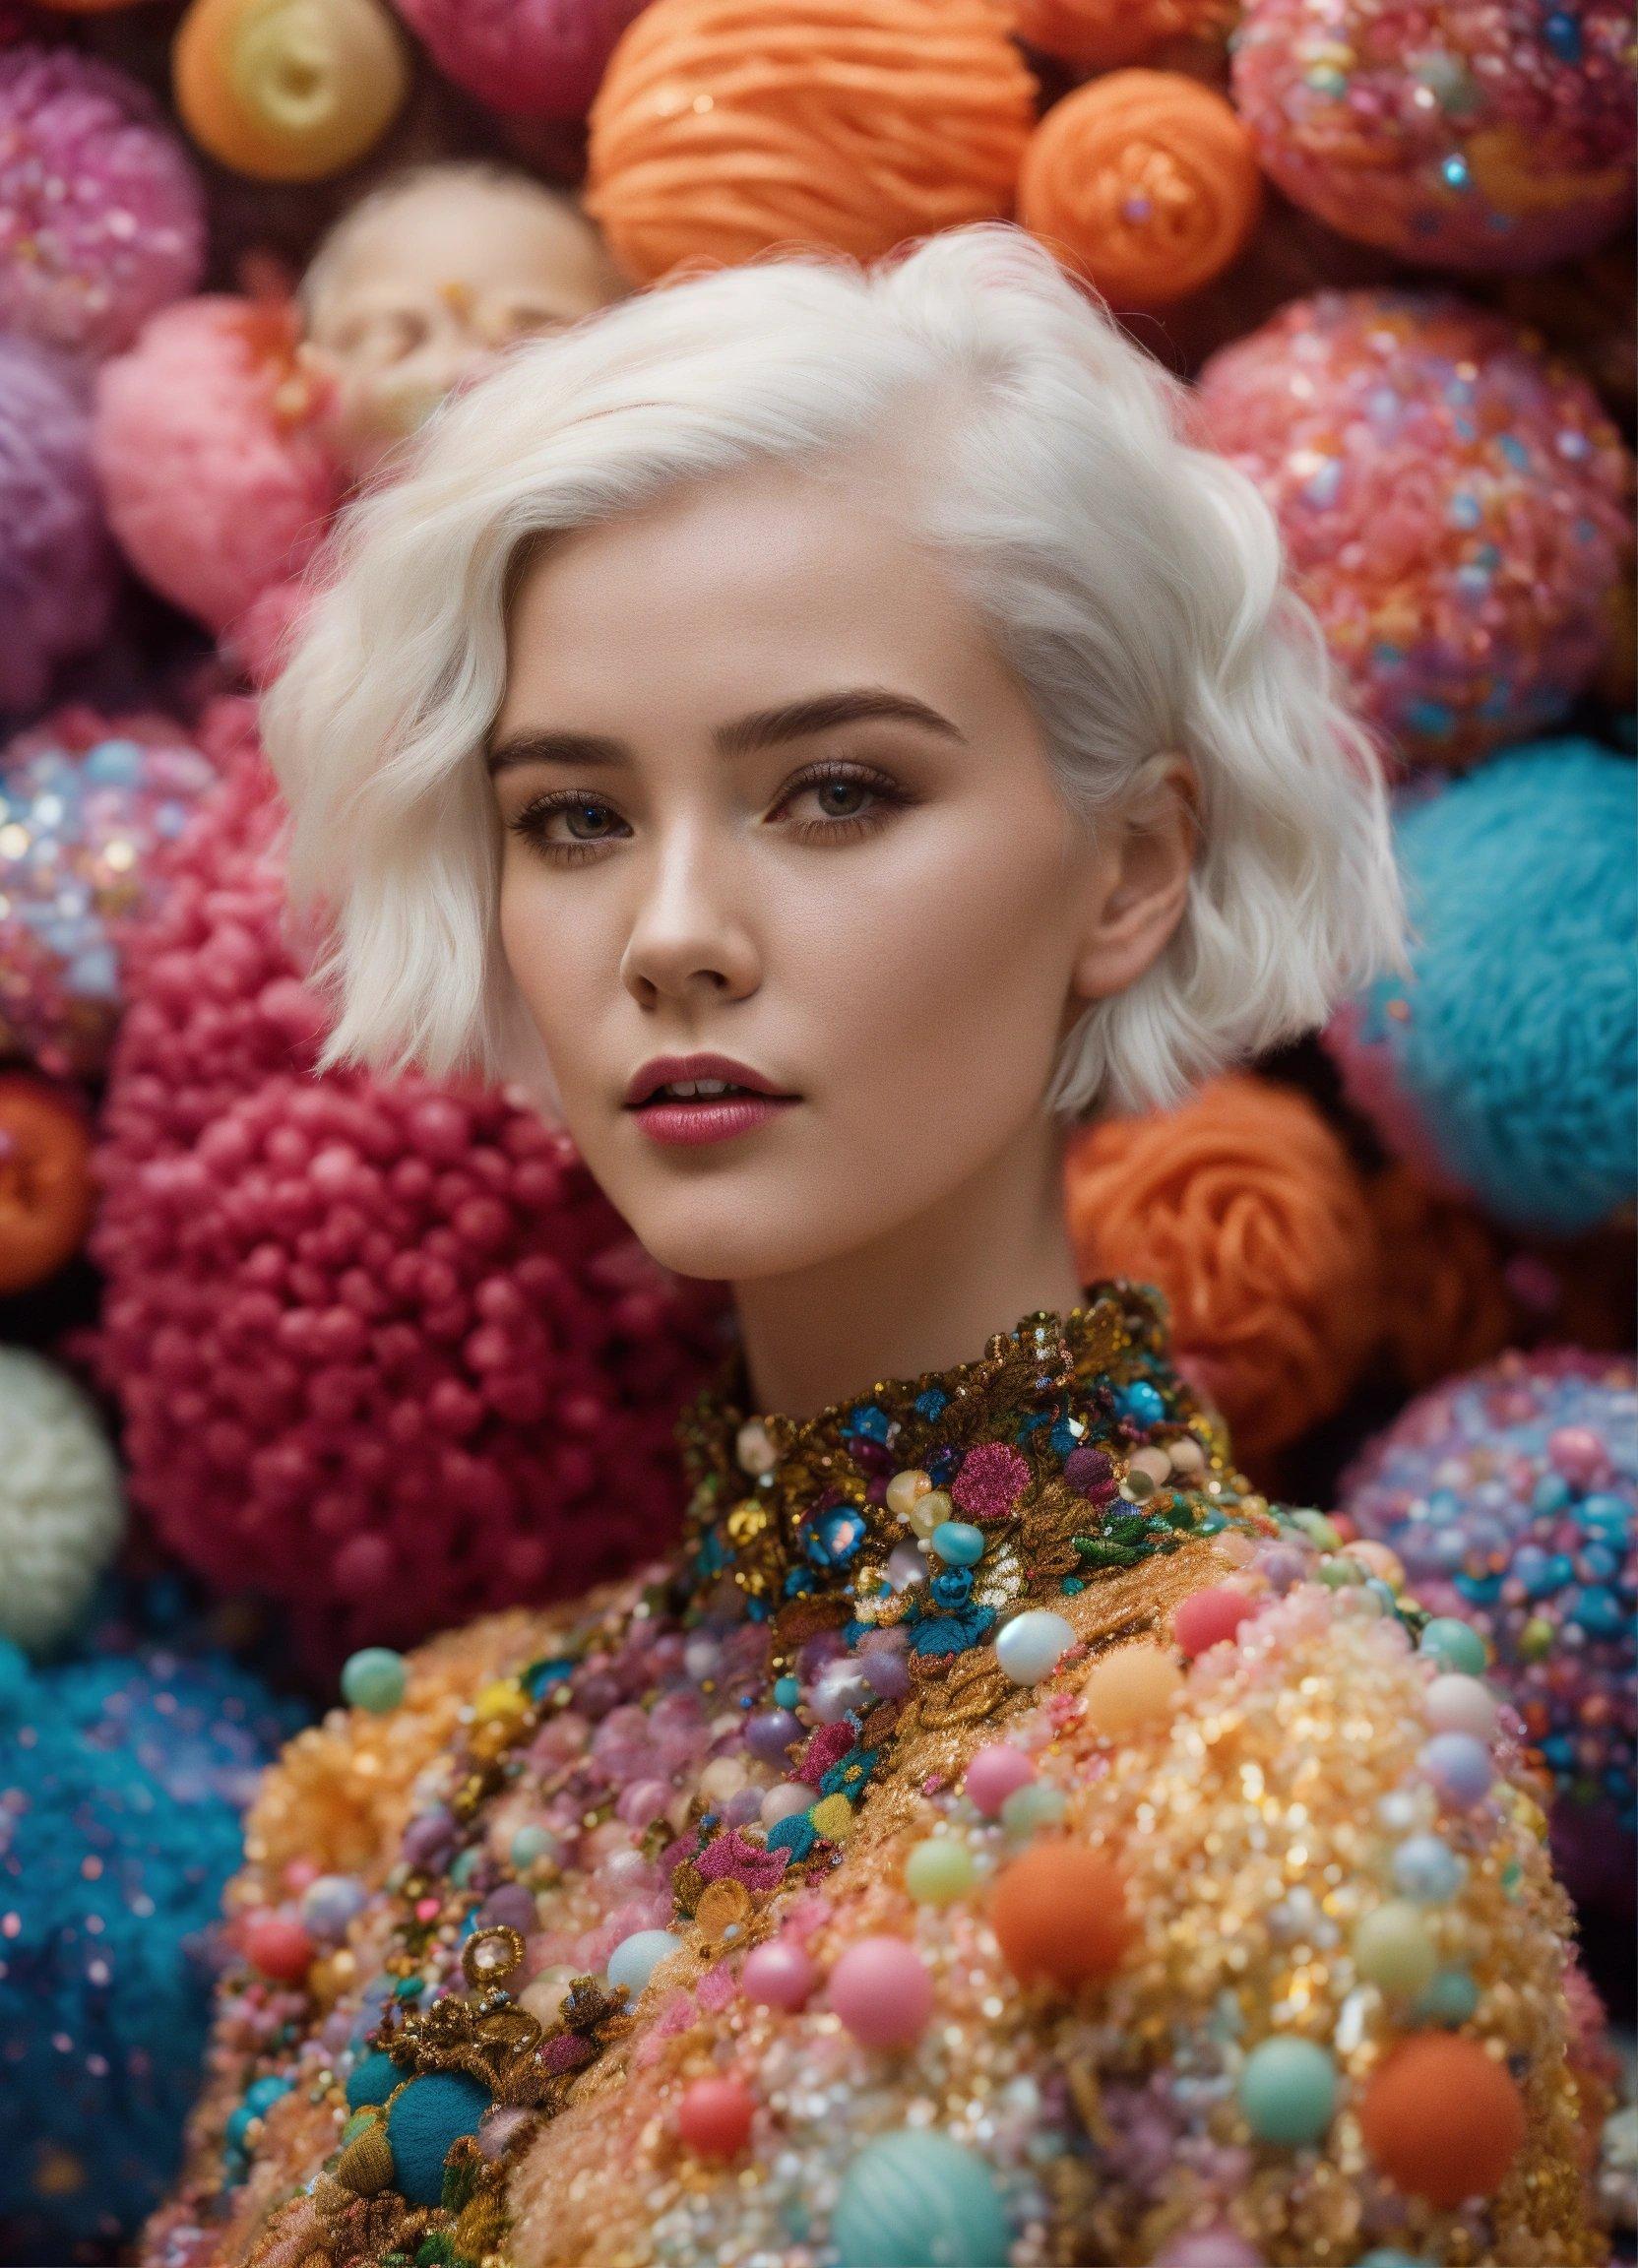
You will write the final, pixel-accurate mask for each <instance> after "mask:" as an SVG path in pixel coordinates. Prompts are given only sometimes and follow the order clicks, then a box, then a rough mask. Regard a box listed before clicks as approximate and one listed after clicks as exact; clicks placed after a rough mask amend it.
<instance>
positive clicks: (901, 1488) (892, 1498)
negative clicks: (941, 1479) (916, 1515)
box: [887, 1465, 932, 1520]
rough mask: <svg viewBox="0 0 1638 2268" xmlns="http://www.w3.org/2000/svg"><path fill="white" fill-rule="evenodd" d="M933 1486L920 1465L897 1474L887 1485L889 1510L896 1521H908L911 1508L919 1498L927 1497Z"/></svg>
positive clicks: (909, 1467)
mask: <svg viewBox="0 0 1638 2268" xmlns="http://www.w3.org/2000/svg"><path fill="white" fill-rule="evenodd" d="M931 1486H932V1481H931V1480H930V1479H929V1478H928V1476H927V1475H926V1474H925V1473H923V1472H922V1471H921V1468H920V1467H919V1466H918V1465H912V1466H908V1467H907V1468H906V1470H905V1471H904V1472H903V1473H895V1474H894V1476H893V1478H892V1480H891V1481H889V1482H888V1484H887V1508H888V1510H889V1511H890V1512H891V1513H892V1514H893V1516H894V1518H895V1519H896V1520H908V1519H909V1518H910V1514H911V1506H912V1505H913V1504H914V1502H915V1499H916V1498H917V1497H918V1496H925V1494H926V1493H927V1490H928V1489H929V1488H930V1487H931Z"/></svg>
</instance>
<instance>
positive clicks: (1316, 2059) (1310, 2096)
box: [1237, 2039, 1337, 2150]
mask: <svg viewBox="0 0 1638 2268" xmlns="http://www.w3.org/2000/svg"><path fill="white" fill-rule="evenodd" d="M1237 2093H1238V2098H1239V2106H1240V2109H1241V2110H1243V2111H1244V2113H1245V2119H1246V2123H1247V2125H1248V2126H1249V2127H1250V2128H1251V2131H1252V2133H1253V2134H1255V2135H1256V2137H1257V2139H1258V2140H1259V2141H1260V2142H1275V2143H1279V2144H1281V2145H1282V2146H1283V2147H1284V2148H1286V2149H1288V2150H1293V2149H1300V2148H1301V2147H1302V2146H1303V2145H1304V2144H1305V2143H1312V2142H1317V2141H1318V2140H1319V2139H1320V2137H1321V2136H1322V2135H1323V2134H1324V2132H1325V2130H1326V2128H1327V2127H1328V2126H1329V2125H1330V2123H1331V2120H1332V2118H1333V2117H1334V2115H1335V2114H1336V2109H1337V2066H1336V2064H1335V2063H1334V2062H1333V2061H1332V2059H1331V2055H1330V2053H1329V2051H1328V2050H1327V2049H1326V2048H1324V2047H1321V2046H1320V2045H1319V2042H1318V2041H1317V2040H1293V2039H1275V2040H1262V2041H1259V2042H1258V2044H1257V2046H1256V2047H1253V2048H1252V2050H1251V2052H1250V2054H1249V2055H1248V2056H1247V2057H1246V2059H1245V2067H1244V2069H1243V2070H1242V2071H1241V2073H1240V2079H1239V2087H1238V2090H1237Z"/></svg>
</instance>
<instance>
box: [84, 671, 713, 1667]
mask: <svg viewBox="0 0 1638 2268" xmlns="http://www.w3.org/2000/svg"><path fill="white" fill-rule="evenodd" d="M207 723H208V733H209V737H210V739H211V743H212V745H213V747H215V748H218V749H219V750H221V757H222V761H223V764H224V767H225V776H224V778H223V781H222V784H221V788H219V789H218V790H217V791H216V793H215V794H214V795H213V796H212V797H211V798H210V799H209V801H208V803H207V805H206V807H205V808H204V809H203V810H202V811H201V813H200V814H199V816H198V819H197V820H196V822H195V824H194V825H193V827H192V828H190V830H189V831H188V833H187V835H186V836H185V837H184V838H183V840H182V842H181V843H180V844H179V845H178V847H177V848H178V863H179V868H180V871H179V872H177V873H176V874H175V875H174V876H173V878H172V881H171V885H170V895H169V897H168V899H167V901H166V904H165V907H164V909H163V911H162V913H161V914H160V916H159V917H158V920H156V922H155V923H153V924H152V926H151V927H150V928H149V929H148V930H147V931H145V934H144V938H143V942H142V951H141V953H140V955H139V956H137V957H136V959H135V961H134V964H133V966H132V968H131V971H130V986H131V1007H130V1010H129V1012H128V1015H127V1020H126V1025H125V1028H124V1032H123V1034H122V1040H121V1044H120V1045H119V1047H118V1048H117V1050H116V1053H115V1059H114V1063H113V1066H112V1072H111V1076H110V1080H109V1085H108V1093H107V1101H106V1105H105V1110H104V1116H103V1135H104V1139H103V1145H102V1151H101V1161H100V1165H101V1179H102V1184H103V1188H104V1190H105V1201H104V1206H103V1210H102V1213H101V1216H100V1219H99V1223H98V1227H97V1229H96V1232H95V1255H96V1258H97V1260H98V1261H99V1263H100V1265H101V1266H102V1268H103V1269H104V1270H105V1272H106V1276H107V1295H106V1299H105V1303H104V1309H103V1316H102V1322H101V1328H100V1336H99V1343H98V1348H97V1366H98V1369H99V1372H100V1375H101V1377H102V1379H103V1381H104V1382H105V1383H106V1385H107V1386H108V1387H109V1388H110V1389H111V1390H113V1391H114V1392H115V1393H116V1394H117V1396H118V1398H119V1400H120V1402H121V1404H122V1406H123V1409H124V1414H125V1420H126V1423H125V1435H124V1446H125V1453H126V1457H127V1461H128V1466H129V1481H130V1489H131V1494H132V1498H133V1501H134V1502H135V1503H136V1504H137V1505H138V1506H139V1507H142V1508H144V1509H146V1511H147V1512H148V1514H149V1516H150V1518H151V1519H152V1521H153V1524H154V1526H155V1528H156V1530H157V1531H158V1537H159V1539H160V1541H161V1542H162V1543H163V1544H165V1545H166V1546H167V1547H168V1548H169V1549H170V1550H172V1551H174V1552H175V1553H176V1555H177V1556H178V1557H179V1558H180V1559H182V1560H183V1561H184V1562H185V1563H186V1564H187V1565H188V1566H189V1567H191V1568H193V1569H194V1570H196V1571H197V1572H198V1573H199V1574H201V1575H203V1576H204V1577H205V1578H206V1579H207V1580H208V1581H210V1582H211V1583H212V1584H213V1585H215V1586H216V1587H217V1588H218V1589H220V1590H221V1591H222V1592H226V1593H232V1592H238V1591H242V1590H243V1589H244V1588H245V1587H246V1585H247V1584H254V1586H255V1588H256V1590H257V1591H258V1592H259V1593H260V1594H261V1595H262V1596H263V1597H265V1598H270V1599H274V1600H277V1601H279V1602H281V1603H282V1604H284V1606H285V1607H288V1608H289V1609H290V1611H291V1615H292V1628H293V1635H294V1639H295V1642H296V1644H297V1646H298V1647H299V1648H300V1650H301V1652H302V1653H303V1654H304V1655H305V1656H306V1658H307V1659H308V1660H309V1661H310V1662H311V1663H313V1664H314V1665H315V1666H320V1665H324V1664H327V1663H333V1662H334V1661H335V1659H336V1658H337V1656H338V1655H340V1654H342V1653H345V1652H347V1651H348V1650H349V1649H351V1648H353V1647H356V1646H357V1645H359V1644H361V1643H365V1642H370V1643H380V1644H391V1645H404V1644H408V1643H410V1642H412V1641H413V1640H415V1639H417V1638H419V1637H421V1636H423V1635H425V1634H426V1633H427V1632H428V1631H430V1630H434V1629H439V1628H442V1627H444V1626H445V1625H446V1624H449V1623H452V1622H457V1621H460V1620H463V1619H465V1618H466V1617H468V1616H471V1615H473V1614H475V1613H477V1612H480V1611H481V1610H483V1609H485V1608H488V1607H499V1606H502V1605H514V1604H517V1603H519V1602H520V1601H529V1600H539V1599H545V1598H551V1597H556V1596H560V1595H564V1594H574V1593H578V1592H580V1591H583V1590H585V1589H586V1588H588V1586H590V1585H591V1584H593V1583H594V1582H597V1581H599V1580H600V1579H602V1578H604V1577H608V1576H612V1575H614V1574H617V1573H622V1572H626V1571H629V1570H630V1569H632V1568H633V1567H635V1566H638V1565H640V1564H641V1563H642V1561H643V1560H644V1559H645V1557H647V1556H648V1555H650V1554H651V1553H653V1552H656V1551H658V1550H660V1549H661V1548H662V1547H663V1545H664V1544H665V1543H666V1542H667V1541H668V1540H669V1537H670V1536H671V1534H672V1533H673V1531H674V1528H675V1523H676V1518H677V1513H678V1509H679V1505H680V1483H679V1477H678V1475H677V1474H676V1472H675V1469H674V1466H673V1464H672V1461H671V1456H670V1428H671V1424H672V1421H673V1418H674V1417H675V1413H676V1409H677V1407H678V1405H679V1403H680V1402H681V1400H682V1399H683V1397H684V1396H685V1395H686V1394H687V1392H688V1391H689V1390H690V1388H691V1387H692V1386H694V1385H695V1384H696V1383H697V1382H698V1380H699V1377H700V1375H701V1370H702V1360H703V1356H704V1355H705V1354H706V1353H707V1352H708V1350H709V1346H710V1345H711V1344H712V1335H711V1332H710V1328H709V1325H708V1323H707V1320H706V1318H705V1316H704V1315H703V1314H702V1311H701V1309H700V1308H699V1306H698V1305H697V1304H696V1303H695V1298H694V1296H693V1295H692V1294H685V1293H684V1292H682V1291H681V1290H680V1289H679V1288H678V1287H676V1286H675V1285H673V1284H672V1283H671V1282H670V1281H669V1280H668V1279H666V1278H664V1277H663V1276H662V1274H661V1272H660V1271H659V1270H658V1269H656V1268H655V1267H654V1266H653V1264H652V1263H651V1262H649V1261H648V1260H647V1259H646V1258H645V1256H644V1255H643V1254H642V1252H641V1251H640V1249H639V1248H638V1247H637V1245H636V1244H635V1243H634V1242H633V1240H632V1238H631V1237H630V1235H629V1234H628V1233H627V1232H626V1230H625V1229H623V1227H622V1225H621V1223H620V1222H619V1220H618V1219H617V1217H616V1216H615V1214H614V1213H613V1212H612V1211H611V1209H610V1208H609V1207H608V1205H607V1204H606V1203H605V1202H604V1200H603V1199H602V1197H601V1196H600V1195H599V1192H598V1190H597V1188H596V1187H595V1185H594V1184H593V1182H592V1180H591V1178H590V1176H589V1175H588V1173H587V1172H586V1169H585V1167H584V1166H582V1165H581V1164H580V1163H579V1161H578V1159H577V1158H576V1156H575V1153H574V1151H573V1150H572V1148H571V1146H570V1144H569V1143H568V1141H567V1139H566V1138H565V1137H563V1136H561V1135H559V1134H557V1133H556V1132H554V1131H553V1130H552V1129H550V1128H549V1127H547V1126H546V1125H545V1124H544V1123H542V1121H541V1120H540V1118H539V1117H538V1116H537V1115H536V1113H534V1112H532V1111H530V1110H528V1109H525V1108H522V1107H519V1106H516V1105H515V1104H514V1103H512V1102H510V1101H509V1100H508V1099H507V1098H506V1097H505V1096H504V1095H502V1094H500V1093H498V1092H487V1093H484V1092H476V1091H473V1090H467V1089H463V1090H456V1089H443V1088H438V1087H435V1086H432V1085H430V1084H429V1083H427V1082H426V1081H424V1080H419V1079H403V1080H395V1081H393V1082H391V1083H378V1082H376V1081H375V1080H373V1079H372V1078H370V1077H368V1076H366V1075H365V1074H362V1073H356V1072H353V1073H347V1074H345V1075H327V1076H324V1077H322V1078H315V1077H313V1076H312V1075H311V1064H312V1060H313V1054H314V1047H315V1041H316V1040H317V1039H318V1037H319V1034H320V1033H321V1031H322V1029H323V1026H324V1014H323V1010H322V1007H321V1005H320V1003H319V1001H318V999H317V997H316V996H315V995H314V993H313V992H312V991H310V990H309V989H308V987H307V986H306V985H305V984H304V983H303V981H302V980H301V977H299V976H298V974H297V972H296V969H295V967H294V966H293V964H292V963H291V961H290V959H289V957H288V953H287V950H286V948H285V946H284V942H283V939H282V930H281V923H282V917H283V912H284V872H283V864H282V860H281V857H280V854H279V850H278V841H277V838H278V832H279V822H280V812H281V808H282V807H281V806H280V804H279V802H278V800H277V797H276V795H275V793H274V790H273V786H272V782H271V779H270V777H269V775H268V772H267V768H266V765H265V763H264V762H263V760H262V758H261V755H260V751H259V749H258V748H257V747H256V745H255V742H254V738H253V736H252V732H251V728H250V724H249V709H248V704H243V703H238V702H231V703H225V704H222V705H221V708H220V709H219V710H218V711H214V712H213V713H212V714H211V716H210V718H209V719H208V721H207ZM235 740H236V741H237V743H238V745H237V746H236V747H233V746H231V745H230V744H231V743H233V742H234V741H235Z"/></svg>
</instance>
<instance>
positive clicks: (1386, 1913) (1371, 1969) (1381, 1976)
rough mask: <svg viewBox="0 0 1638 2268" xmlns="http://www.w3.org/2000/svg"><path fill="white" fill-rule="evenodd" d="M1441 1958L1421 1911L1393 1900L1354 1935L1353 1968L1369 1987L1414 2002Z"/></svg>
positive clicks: (1362, 1923)
mask: <svg viewBox="0 0 1638 2268" xmlns="http://www.w3.org/2000/svg"><path fill="white" fill-rule="evenodd" d="M1437 1965H1438V1954H1437V1953H1436V1952H1435V1950H1434V1946H1433V1940H1432V1938H1431V1937H1430V1936H1429V1935H1428V1933H1427V1924H1426V1922H1424V1921H1423V1919H1422V1915H1421V1909H1420V1908H1419V1907H1418V1906H1415V1905H1413V1904H1412V1903H1411V1902H1410V1900H1408V1899H1404V1898H1393V1899H1390V1900H1389V1901H1388V1903H1387V1904H1386V1905H1385V1906H1377V1907H1374V1908H1373V1909H1372V1910H1371V1912H1370V1913H1368V1914H1367V1915H1365V1916H1364V1917H1363V1919H1362V1920H1361V1921H1360V1922H1359V1923H1358V1925H1357V1927H1356V1928H1355V1932H1354V1966H1355V1969H1356V1970H1357V1971H1358V1972H1359V1975H1360V1976H1361V1977H1362V1978H1363V1979H1364V1981H1365V1983H1366V1984H1367V1985H1376V1986H1377V1987H1378V1989H1379V1990H1381V1991H1383V1992H1387V1993H1391V1994H1393V1995H1394V1996H1395V1997H1396V1998H1402V1999H1407V2000H1414V1999H1415V1998H1416V1997H1417V1994H1418V1992H1421V1991H1423V1990H1425V1988H1426V1986H1427V1985H1428V1984H1429V1983H1430V1982H1431V1981H1432V1977H1433V1972H1434V1970H1435V1968H1436V1967H1437Z"/></svg>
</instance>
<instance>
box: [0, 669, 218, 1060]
mask: <svg viewBox="0 0 1638 2268" xmlns="http://www.w3.org/2000/svg"><path fill="white" fill-rule="evenodd" d="M3 643H4V641H3V637H0V644H3ZM215 778H216V774H215V770H214V768H213V766H212V765H211V763H210V761H209V759H208V758H207V757H206V756H204V755H203V754H201V752H200V750H199V749H198V748H196V747H195V746H194V745H193V744H192V742H191V741H190V739H189V737H188V735H187V734H186V733H184V731H183V730H182V728H181V726H180V725H173V724H171V723H169V721H168V720H166V719H164V718H158V717H128V718H104V717H100V716H98V715H97V714H96V712H95V710H92V709H86V708H79V707H75V708H67V709H63V710H60V711H59V712H58V713H57V714H56V715H55V716H52V717H49V718H47V719H46V720H45V721H44V722H43V723H42V724H40V725H35V726H33V727H32V729H31V730H29V731H27V732H22V733H19V734H18V736H17V738H16V739H15V740H13V741H12V742H11V743H10V745H9V746H7V747H5V748H4V749H0V1056H5V1055H23V1056H26V1057H28V1058H29V1059H30V1060H32V1062H34V1063H36V1064H37V1065H38V1066H39V1068H40V1069H41V1070H42V1071H45V1072H47V1073H49V1074H50V1076H51V1077H53V1078H60V1079H73V1078H93V1077H95V1076H96V1075H97V1074H98V1073H99V1072H100V1071H101V1069H102V1067H103V1065H104V1063H105V1062H106V1060H107V1054H108V1048H109V1045H110V1043H111V1042H112V1040H113V1036H114V1033H115V1031H116V1029H117V1027H118V1024H119V1018H120V1014H121V1010H122V1008H123V1006H124V1000H125V966H126V958H127V953H128V949H129V947H130V944H131V940H132V937H133V935H134V933H135V932H136V930H137V929H138V928H139V927H140V925H141V923H142V921H143V920H144V918H145V917H146V916H147V915H148V914H151V913H152V912H153V911H154V910H155V908H156V907H157V906H158V903H159V901H160V899H161V897H162V895H163V893H164V891H165V889H166V888H167V886H168V882H169V877H170V873H171V871H172V868H173V864H174V844H173V839H174V838H175V837H176V836H177V835H179V834H180V832H181V830H182V829H183V827H184V826H185V825H186V824H187V821H188V819H189V817H190V816H191V814H192V812H193V809H194V807H195V805H196V804H197V803H198V801H199V799H200V797H201V796H202V795H203V794H204V792H205V790H206V788H209V787H211V786H212V784H213V783H214V781H215Z"/></svg>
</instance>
